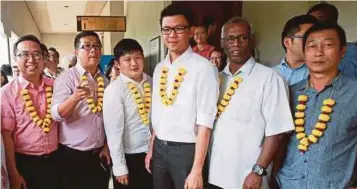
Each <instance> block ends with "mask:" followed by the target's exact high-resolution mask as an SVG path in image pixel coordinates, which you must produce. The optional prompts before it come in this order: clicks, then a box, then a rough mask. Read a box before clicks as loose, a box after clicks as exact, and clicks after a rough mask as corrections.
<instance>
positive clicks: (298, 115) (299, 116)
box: [295, 112, 305, 118]
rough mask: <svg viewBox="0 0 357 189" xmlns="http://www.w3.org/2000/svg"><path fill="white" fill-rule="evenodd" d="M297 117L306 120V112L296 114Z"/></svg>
mask: <svg viewBox="0 0 357 189" xmlns="http://www.w3.org/2000/svg"><path fill="white" fill-rule="evenodd" d="M295 117H296V118H304V117H305V113H304V112H295Z"/></svg>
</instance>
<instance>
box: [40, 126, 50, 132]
mask: <svg viewBox="0 0 357 189" xmlns="http://www.w3.org/2000/svg"><path fill="white" fill-rule="evenodd" d="M42 130H43V132H45V133H48V132H50V128H48V127H45V128H43V129H42Z"/></svg>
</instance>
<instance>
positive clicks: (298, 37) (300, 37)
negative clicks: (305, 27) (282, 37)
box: [289, 35, 304, 39]
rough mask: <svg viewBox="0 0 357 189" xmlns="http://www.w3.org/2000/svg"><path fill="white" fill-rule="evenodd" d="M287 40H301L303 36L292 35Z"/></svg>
mask: <svg viewBox="0 0 357 189" xmlns="http://www.w3.org/2000/svg"><path fill="white" fill-rule="evenodd" d="M289 38H292V39H302V38H304V36H303V35H292V36H289Z"/></svg>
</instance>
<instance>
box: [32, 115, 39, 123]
mask: <svg viewBox="0 0 357 189" xmlns="http://www.w3.org/2000/svg"><path fill="white" fill-rule="evenodd" d="M32 120H33V121H34V122H35V123H36V122H37V121H38V120H40V117H38V115H36V116H34V117H33V118H32Z"/></svg>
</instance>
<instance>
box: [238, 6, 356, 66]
mask: <svg viewBox="0 0 357 189" xmlns="http://www.w3.org/2000/svg"><path fill="white" fill-rule="evenodd" d="M315 3H317V2H311V1H310V2H308V1H300V2H292V1H291V2H283V1H281V2H276V1H275V2H255V1H244V2H243V17H244V18H246V19H248V20H249V21H251V23H252V25H253V29H254V32H255V35H256V39H257V48H258V50H259V51H260V62H261V63H263V64H265V65H269V66H273V65H276V64H278V63H279V62H280V60H281V58H282V57H283V56H284V50H283V48H282V46H281V40H280V35H281V31H282V29H283V27H284V24H285V22H286V21H287V20H288V19H289V18H291V17H293V16H296V15H299V14H305V13H306V12H307V10H308V9H309V8H310V6H312V5H314V4H315ZM331 3H332V4H333V5H335V6H336V7H337V8H338V9H339V13H340V17H339V23H340V25H341V26H342V27H344V29H345V30H346V34H347V39H348V41H356V40H357V14H356V10H355V8H356V7H357V2H331Z"/></svg>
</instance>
